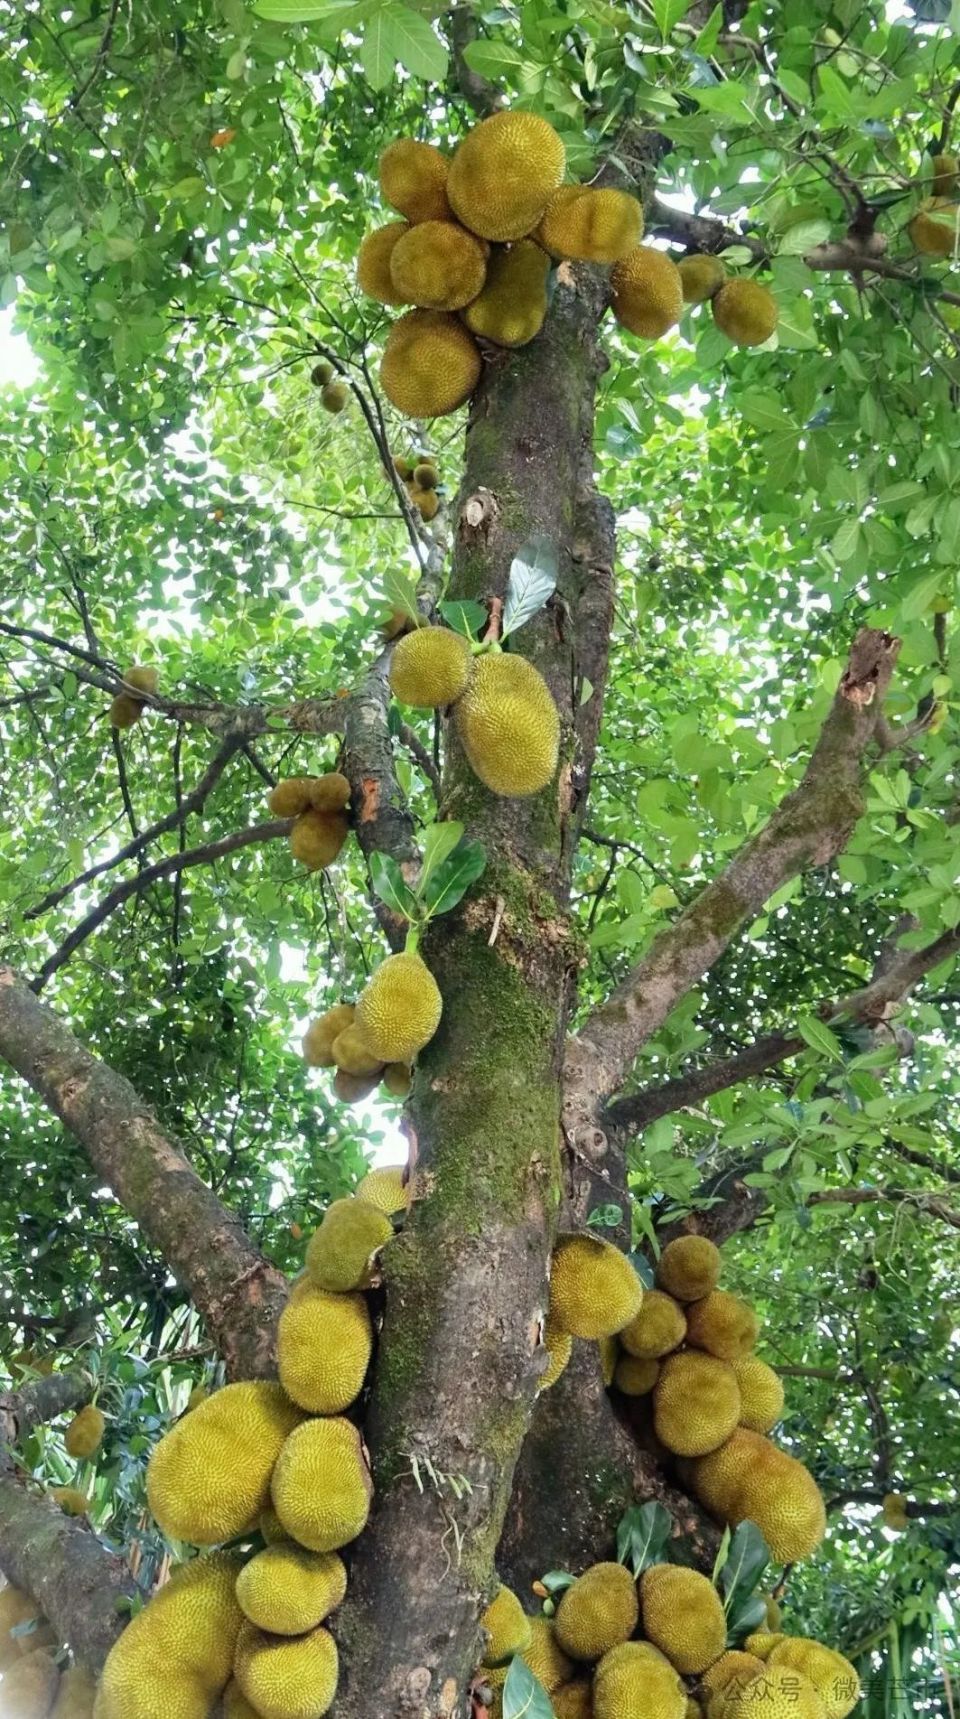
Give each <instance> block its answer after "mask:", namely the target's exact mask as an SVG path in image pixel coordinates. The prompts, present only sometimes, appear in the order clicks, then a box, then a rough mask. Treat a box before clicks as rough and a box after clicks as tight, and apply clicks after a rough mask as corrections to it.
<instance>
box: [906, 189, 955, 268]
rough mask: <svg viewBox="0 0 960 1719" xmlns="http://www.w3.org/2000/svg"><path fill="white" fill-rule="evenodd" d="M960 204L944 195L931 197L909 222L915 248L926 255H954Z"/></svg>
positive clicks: (908, 227)
mask: <svg viewBox="0 0 960 1719" xmlns="http://www.w3.org/2000/svg"><path fill="white" fill-rule="evenodd" d="M958 227H960V205H958V204H956V203H950V202H948V201H947V199H946V198H944V197H931V198H929V199H928V200H927V202H925V203H923V204H922V205H921V207H920V208H919V209H918V210H917V213H916V214H915V215H914V217H913V220H912V221H910V222H909V223H908V226H907V232H908V233H909V235H910V238H911V240H912V242H913V245H914V249H915V250H918V251H919V252H920V253H921V255H922V256H925V257H952V256H953V254H954V251H955V250H956V248H957V233H958Z"/></svg>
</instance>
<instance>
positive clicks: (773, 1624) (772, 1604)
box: [763, 1594, 783, 1630]
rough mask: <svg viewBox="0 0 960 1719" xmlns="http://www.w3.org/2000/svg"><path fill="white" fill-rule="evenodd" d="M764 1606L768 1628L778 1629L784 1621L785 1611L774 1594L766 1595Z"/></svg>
mask: <svg viewBox="0 0 960 1719" xmlns="http://www.w3.org/2000/svg"><path fill="white" fill-rule="evenodd" d="M763 1603H764V1607H765V1609H766V1613H767V1619H766V1622H767V1628H768V1629H770V1630H778V1629H779V1628H780V1625H781V1624H782V1622H783V1613H782V1611H781V1610H780V1607H779V1605H778V1604H777V1601H776V1600H775V1599H774V1597H773V1595H772V1594H767V1595H764V1600H763Z"/></svg>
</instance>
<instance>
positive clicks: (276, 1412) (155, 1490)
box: [147, 1379, 303, 1546]
mask: <svg viewBox="0 0 960 1719" xmlns="http://www.w3.org/2000/svg"><path fill="white" fill-rule="evenodd" d="M302 1418H303V1416H302V1413H301V1411H300V1410H299V1409H297V1408H295V1407H294V1405H293V1404H292V1403H291V1402H289V1401H288V1399H287V1397H286V1394H285V1393H284V1391H283V1390H282V1388H281V1387H280V1386H279V1385H277V1384H273V1383H272V1382H268V1381H266V1380H254V1379H251V1380H245V1381H244V1382H243V1383H241V1384H237V1385H225V1386H224V1387H223V1389H222V1390H221V1391H216V1392H214V1394H213V1396H212V1397H208V1398H207V1400H206V1402H205V1403H201V1404H200V1407H199V1408H198V1409H194V1411H193V1413H192V1414H189V1415H185V1416H184V1417H183V1419H182V1420H179V1421H178V1422H177V1424H176V1426H175V1427H172V1428H171V1430H170V1431H169V1432H168V1433H167V1434H166V1435H165V1436H164V1437H163V1438H162V1439H161V1440H160V1443H159V1444H158V1445H157V1446H156V1447H155V1449H154V1451H153V1454H152V1456H151V1458H150V1462H149V1465H148V1468H147V1499H148V1502H149V1505H150V1509H151V1510H152V1512H153V1514H154V1516H155V1517H156V1519H157V1522H158V1523H159V1525H160V1528H161V1529H162V1531H163V1533H164V1534H166V1535H168V1536H169V1538H170V1539H173V1540H186V1541H187V1542H188V1544H190V1545H192V1546H213V1545H216V1544H217V1543H218V1542H219V1541H222V1540H233V1539H236V1538H237V1537H238V1536H239V1535H240V1534H244V1533H248V1532H249V1531H250V1530H251V1529H252V1528H254V1527H255V1526H256V1522H257V1517H258V1516H259V1514H260V1511H261V1510H262V1509H263V1506H264V1505H265V1504H266V1502H267V1500H268V1497H269V1493H270V1475H271V1472H272V1470H273V1465H274V1463H275V1462H276V1460H277V1457H278V1456H279V1454H280V1451H281V1449H282V1447H283V1444H284V1441H285V1440H286V1438H287V1437H288V1436H289V1434H290V1433H291V1432H292V1431H293V1429H294V1427H295V1426H296V1425H297V1423H298V1422H299V1421H300V1420H302Z"/></svg>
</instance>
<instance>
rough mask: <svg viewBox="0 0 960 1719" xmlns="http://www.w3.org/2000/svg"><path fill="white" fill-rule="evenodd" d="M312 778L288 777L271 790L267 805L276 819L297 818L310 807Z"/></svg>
mask: <svg viewBox="0 0 960 1719" xmlns="http://www.w3.org/2000/svg"><path fill="white" fill-rule="evenodd" d="M312 784H313V777H312V776H288V777H287V779H286V781H285V782H278V783H277V784H276V786H275V787H273V788H271V790H270V796H269V799H268V800H267V805H268V807H269V808H270V810H271V812H275V813H276V815H277V817H278V818H298V817H299V816H300V813H301V812H305V811H306V810H307V808H308V806H309V805H310V792H311V787H312Z"/></svg>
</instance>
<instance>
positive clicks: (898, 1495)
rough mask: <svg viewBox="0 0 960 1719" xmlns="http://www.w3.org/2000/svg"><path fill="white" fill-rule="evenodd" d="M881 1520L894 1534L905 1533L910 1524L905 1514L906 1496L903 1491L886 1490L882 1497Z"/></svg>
mask: <svg viewBox="0 0 960 1719" xmlns="http://www.w3.org/2000/svg"><path fill="white" fill-rule="evenodd" d="M882 1511H883V1520H884V1524H885V1526H886V1527H887V1528H889V1529H890V1530H891V1532H892V1533H894V1534H905V1533H906V1531H907V1529H908V1528H909V1526H910V1518H909V1516H908V1515H907V1498H906V1494H905V1493H903V1492H887V1493H885V1495H884V1498H883V1505H882Z"/></svg>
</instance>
